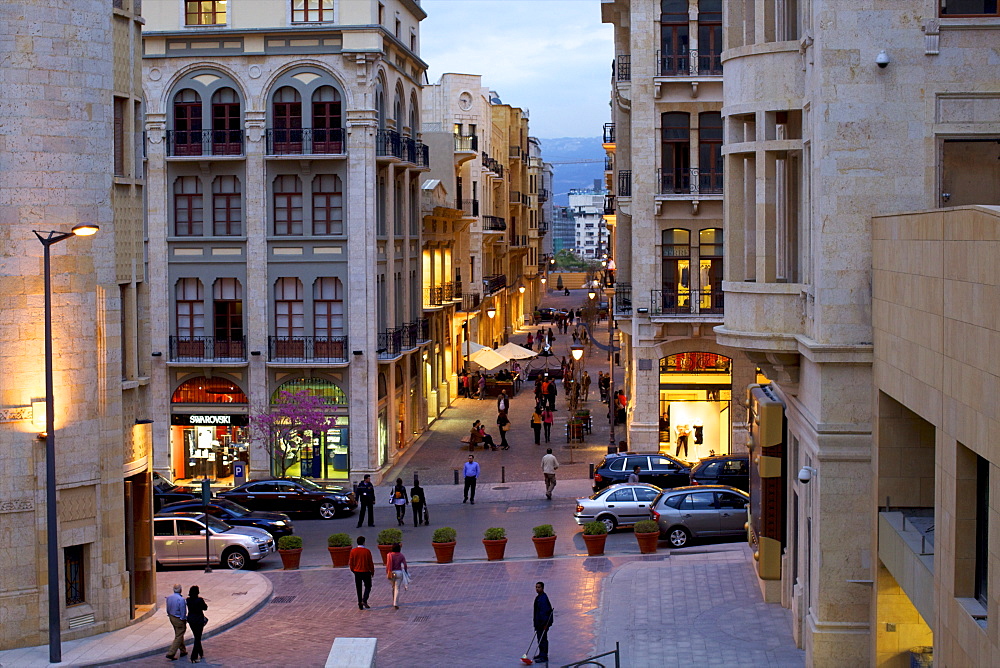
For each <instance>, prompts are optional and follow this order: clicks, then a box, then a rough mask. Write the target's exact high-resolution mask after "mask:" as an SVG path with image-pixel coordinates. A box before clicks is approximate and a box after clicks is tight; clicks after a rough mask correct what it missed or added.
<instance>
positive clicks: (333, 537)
mask: <svg viewBox="0 0 1000 668" xmlns="http://www.w3.org/2000/svg"><path fill="white" fill-rule="evenodd" d="M326 544H327V545H328V546H329V547H350V546H351V537H350V536H348V535H347V534H346V533H334V534H330V536H329V537H328V538H327V539H326Z"/></svg>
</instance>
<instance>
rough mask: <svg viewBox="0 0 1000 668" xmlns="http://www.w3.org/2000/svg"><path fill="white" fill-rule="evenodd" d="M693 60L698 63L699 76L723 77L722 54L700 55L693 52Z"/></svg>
mask: <svg viewBox="0 0 1000 668" xmlns="http://www.w3.org/2000/svg"><path fill="white" fill-rule="evenodd" d="M691 58H693V59H695V60H697V62H698V75H699V76H703V77H706V76H710V77H721V76H722V54H721V53H705V54H702V55H700V56H699V55H698V52H697V51H692V52H691Z"/></svg>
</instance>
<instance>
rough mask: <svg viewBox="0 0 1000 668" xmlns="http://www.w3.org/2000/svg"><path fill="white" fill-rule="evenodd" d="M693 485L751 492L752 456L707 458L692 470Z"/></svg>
mask: <svg viewBox="0 0 1000 668" xmlns="http://www.w3.org/2000/svg"><path fill="white" fill-rule="evenodd" d="M691 484H692V485H728V486H729V487H735V488H737V489H742V490H743V491H744V492H749V491H750V455H716V456H714V457H705V458H704V459H702V460H701V461H700V462H698V463H697V464H695V465H694V467H693V468H692V469H691Z"/></svg>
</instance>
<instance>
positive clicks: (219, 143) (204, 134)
mask: <svg viewBox="0 0 1000 668" xmlns="http://www.w3.org/2000/svg"><path fill="white" fill-rule="evenodd" d="M167 155H168V156H171V157H174V156H178V157H179V156H197V155H213V156H216V155H243V130H167Z"/></svg>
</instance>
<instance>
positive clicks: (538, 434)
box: [531, 403, 542, 445]
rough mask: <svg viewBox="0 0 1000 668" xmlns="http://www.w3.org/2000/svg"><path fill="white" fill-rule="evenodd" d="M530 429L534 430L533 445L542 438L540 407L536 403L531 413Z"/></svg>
mask: <svg viewBox="0 0 1000 668" xmlns="http://www.w3.org/2000/svg"><path fill="white" fill-rule="evenodd" d="M531 429H532V431H534V432H535V445H538V444H539V443H541V439H542V407H541V406H539V405H538V404H537V403H536V404H535V410H534V411H532V413H531Z"/></svg>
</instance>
